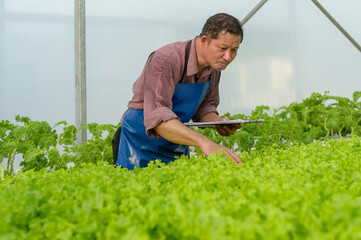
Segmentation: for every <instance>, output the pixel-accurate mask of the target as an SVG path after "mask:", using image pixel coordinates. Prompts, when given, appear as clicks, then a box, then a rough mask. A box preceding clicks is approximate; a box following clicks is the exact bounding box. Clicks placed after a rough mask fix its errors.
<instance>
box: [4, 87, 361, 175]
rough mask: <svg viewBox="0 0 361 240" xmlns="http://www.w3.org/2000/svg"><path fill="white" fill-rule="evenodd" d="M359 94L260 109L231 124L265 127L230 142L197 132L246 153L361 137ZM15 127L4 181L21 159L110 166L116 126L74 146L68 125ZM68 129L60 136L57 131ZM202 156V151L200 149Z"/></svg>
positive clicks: (7, 142)
mask: <svg viewBox="0 0 361 240" xmlns="http://www.w3.org/2000/svg"><path fill="white" fill-rule="evenodd" d="M360 97H361V92H360V91H358V92H354V94H353V99H352V100H351V99H348V98H344V97H336V96H330V95H329V93H328V92H325V93H324V94H319V93H313V94H312V95H311V96H310V97H309V98H306V99H304V100H303V101H302V102H300V103H296V102H294V103H291V104H290V105H289V106H282V107H280V108H277V109H271V108H270V107H268V106H258V107H257V108H256V109H255V110H254V111H253V112H252V113H251V115H244V114H236V115H233V116H231V115H230V114H227V115H228V116H229V117H230V118H231V119H239V118H240V119H244V120H249V119H264V120H265V121H266V122H265V123H261V124H244V125H242V129H241V130H238V131H236V133H235V134H234V135H232V136H230V137H222V136H220V135H219V134H217V133H216V131H215V130H214V129H197V131H199V132H201V133H202V134H204V135H205V136H207V137H209V138H210V139H211V140H213V141H215V142H217V143H220V144H222V145H224V146H227V147H229V148H231V149H232V150H233V151H236V152H239V153H240V152H242V151H248V152H250V151H251V149H261V148H263V147H265V146H269V145H272V144H274V143H277V144H278V145H279V146H280V147H287V146H289V145H291V144H297V143H305V144H308V143H312V142H313V141H314V140H318V139H321V140H322V139H328V138H332V137H335V136H337V137H342V136H354V135H356V136H361V101H360ZM15 121H16V123H11V122H10V121H9V120H2V121H0V163H1V162H2V161H3V160H4V159H6V160H7V166H6V169H2V167H1V166H0V177H1V174H2V175H3V174H4V172H5V173H7V174H11V175H12V174H13V173H14V167H13V164H14V161H15V157H16V156H17V155H20V156H21V157H22V161H21V163H20V165H21V166H22V167H23V168H24V170H30V169H35V170H40V169H42V168H47V167H48V168H50V169H55V170H56V169H61V168H66V167H67V166H68V164H69V163H74V164H75V165H78V164H81V163H96V162H97V161H103V162H105V163H109V164H112V162H113V160H112V156H113V155H112V148H111V141H112V138H113V135H114V132H115V130H116V128H117V126H115V125H113V124H97V123H90V124H88V126H87V127H81V128H85V129H87V130H88V131H89V133H90V134H91V138H90V139H88V140H87V141H86V142H83V143H81V144H80V145H77V144H76V135H77V132H78V131H79V129H77V128H76V127H75V126H74V125H70V126H67V123H66V122H65V121H62V122H59V123H57V124H56V125H55V126H53V127H51V126H50V125H49V123H47V122H45V121H31V119H30V118H28V117H20V116H16V117H15ZM58 126H64V127H63V130H62V133H61V134H58V133H57V132H56V130H55V128H56V127H58ZM196 151H197V152H199V153H200V150H199V149H196Z"/></svg>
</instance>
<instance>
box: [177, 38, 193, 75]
mask: <svg viewBox="0 0 361 240" xmlns="http://www.w3.org/2000/svg"><path fill="white" fill-rule="evenodd" d="M191 44H192V40H190V41H189V42H188V43H187V47H186V57H185V62H184V69H183V74H182V78H181V79H180V81H179V82H182V81H183V78H184V75H185V74H186V72H187V65H188V58H189V52H190V50H191Z"/></svg>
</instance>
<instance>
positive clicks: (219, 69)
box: [214, 66, 227, 71]
mask: <svg viewBox="0 0 361 240" xmlns="http://www.w3.org/2000/svg"><path fill="white" fill-rule="evenodd" d="M226 68H227V66H224V67H219V68H214V69H216V70H217V71H223V70H225V69H226Z"/></svg>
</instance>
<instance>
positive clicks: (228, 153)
mask: <svg viewBox="0 0 361 240" xmlns="http://www.w3.org/2000/svg"><path fill="white" fill-rule="evenodd" d="M222 150H224V151H225V152H226V155H225V156H224V158H226V159H228V158H232V159H233V163H235V164H238V163H243V161H242V160H241V159H240V158H239V157H238V156H237V154H235V153H234V152H232V151H231V150H230V149H229V148H226V147H222V148H221V149H218V151H217V152H218V153H222Z"/></svg>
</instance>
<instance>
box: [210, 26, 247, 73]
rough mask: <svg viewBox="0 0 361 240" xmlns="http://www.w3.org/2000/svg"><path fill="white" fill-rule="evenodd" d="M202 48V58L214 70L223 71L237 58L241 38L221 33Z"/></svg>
mask: <svg viewBox="0 0 361 240" xmlns="http://www.w3.org/2000/svg"><path fill="white" fill-rule="evenodd" d="M208 40H209V39H208V38H207V43H206V45H205V48H204V50H205V51H204V58H205V60H206V61H207V62H208V64H209V65H210V66H211V67H213V68H214V69H216V70H219V71H221V70H224V69H226V67H227V66H228V64H230V63H231V62H232V61H233V59H234V58H235V57H236V56H237V51H238V48H239V45H240V44H241V36H239V35H235V34H231V33H224V32H221V33H219V34H218V38H217V39H212V40H211V41H210V42H209V41H208Z"/></svg>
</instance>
